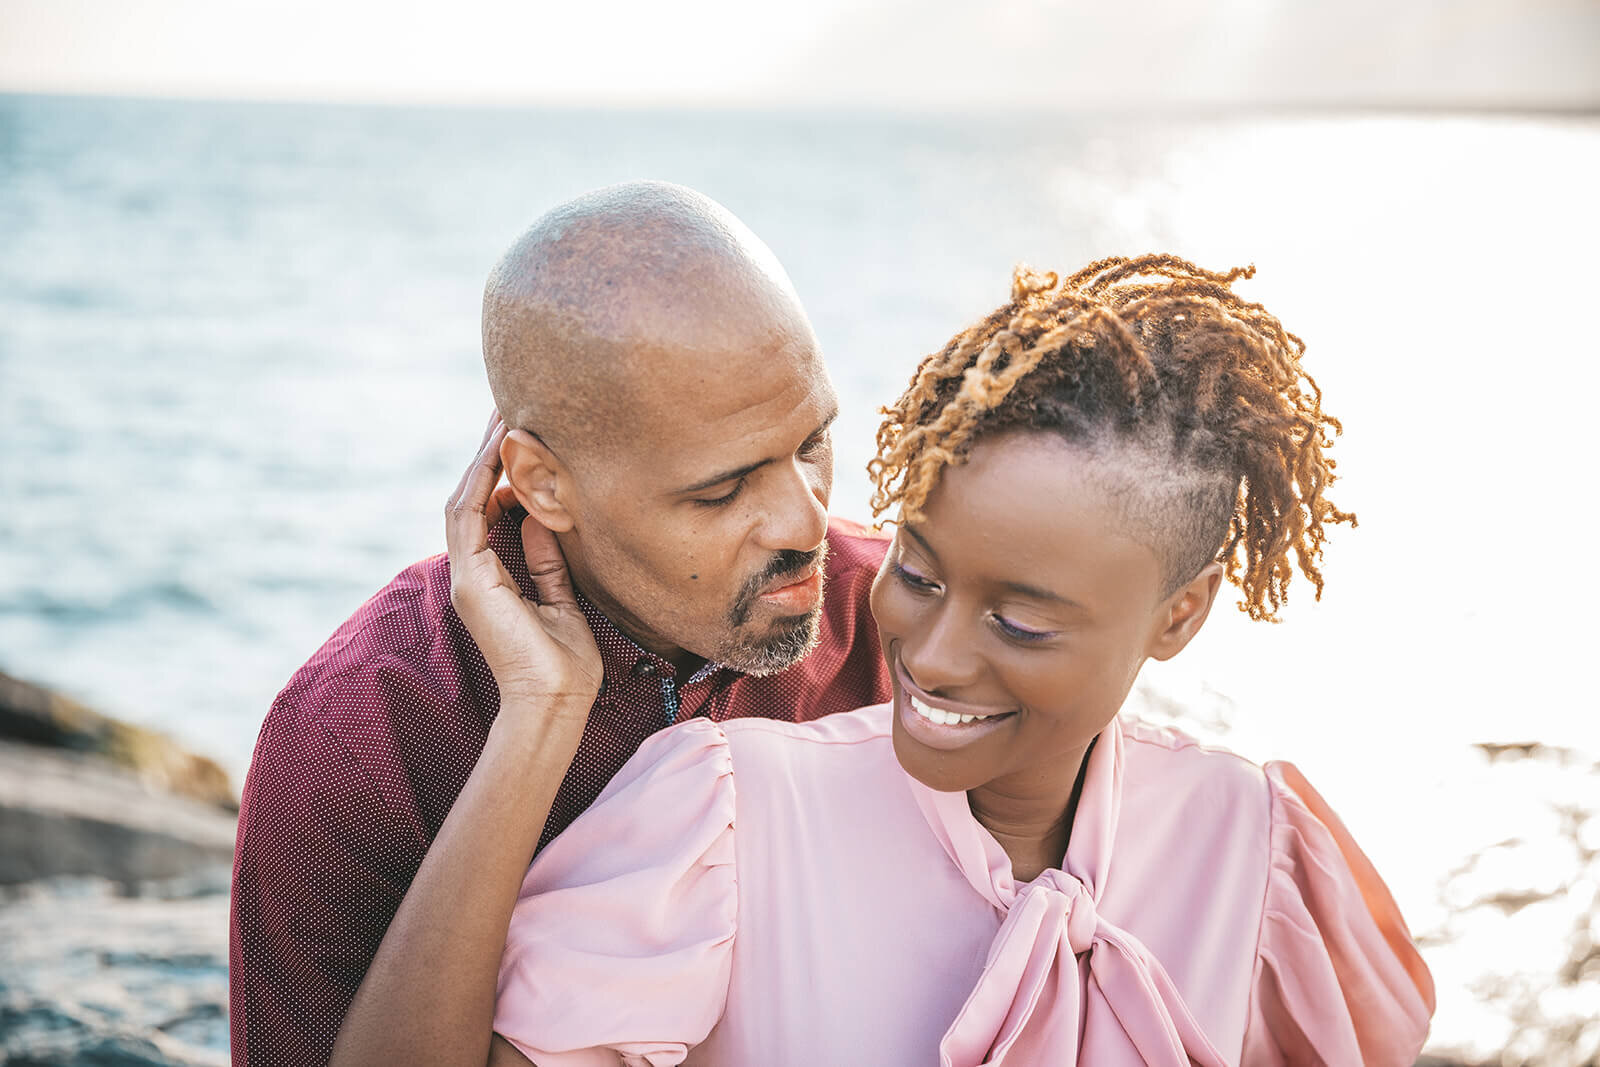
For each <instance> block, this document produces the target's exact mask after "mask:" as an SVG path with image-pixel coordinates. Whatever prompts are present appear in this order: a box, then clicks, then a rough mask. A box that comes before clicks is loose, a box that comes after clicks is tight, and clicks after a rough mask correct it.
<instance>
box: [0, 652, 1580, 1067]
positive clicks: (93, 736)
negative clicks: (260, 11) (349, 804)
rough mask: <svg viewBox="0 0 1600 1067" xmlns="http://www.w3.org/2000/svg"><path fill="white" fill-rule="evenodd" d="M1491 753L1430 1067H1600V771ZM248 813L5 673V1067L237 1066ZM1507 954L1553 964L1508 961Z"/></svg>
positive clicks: (153, 743) (1, 809) (1442, 956)
mask: <svg viewBox="0 0 1600 1067" xmlns="http://www.w3.org/2000/svg"><path fill="white" fill-rule="evenodd" d="M1479 748H1480V749H1481V751H1482V754H1483V758H1484V760H1485V763H1486V765H1488V768H1487V769H1489V770H1491V771H1492V773H1493V774H1494V775H1496V776H1497V777H1499V778H1501V780H1502V781H1505V782H1506V783H1507V784H1511V785H1514V786H1515V787H1516V788H1518V789H1523V788H1524V787H1526V792H1527V793H1528V794H1530V795H1532V794H1534V793H1535V791H1537V794H1536V795H1538V796H1540V797H1544V798H1547V800H1546V802H1545V803H1544V806H1545V807H1548V808H1549V820H1548V825H1538V826H1534V825H1530V826H1528V827H1527V830H1528V832H1527V833H1526V834H1525V835H1523V836H1522V837H1520V838H1517V839H1508V840H1506V841H1500V842H1496V843H1494V844H1491V845H1488V846H1487V847H1485V848H1483V849H1482V850H1481V851H1479V852H1478V853H1477V854H1475V855H1473V856H1471V857H1468V858H1467V859H1465V860H1464V861H1463V863H1462V864H1461V865H1460V866H1459V867H1458V868H1457V869H1455V870H1453V871H1449V872H1444V873H1443V874H1442V875H1441V879H1440V883H1439V887H1440V888H1439V892H1440V897H1441V901H1442V903H1443V905H1444V914H1445V915H1446V916H1447V919H1446V920H1445V921H1444V922H1443V923H1441V924H1439V925H1438V926H1436V927H1435V928H1431V929H1420V930H1418V931H1417V934H1418V936H1419V941H1420V943H1421V944H1422V945H1423V949H1424V953H1425V955H1426V956H1427V957H1428V960H1429V964H1430V966H1431V967H1432V968H1433V969H1434V972H1435V975H1436V977H1437V979H1438V981H1439V984H1440V987H1441V993H1442V995H1441V1013H1440V1015H1439V1016H1438V1017H1436V1019H1435V1034H1434V1040H1433V1041H1432V1042H1430V1045H1429V1048H1428V1051H1427V1053H1426V1054H1425V1055H1424V1056H1423V1057H1422V1059H1420V1060H1419V1061H1418V1064H1419V1067H1486V1065H1487V1064H1490V1063H1493V1064H1497V1065H1505V1064H1528V1065H1533V1064H1537V1065H1541V1067H1584V1065H1596V1064H1600V1007H1597V1006H1600V892H1597V889H1596V887H1597V885H1600V765H1596V764H1595V763H1594V762H1593V761H1592V759H1589V758H1587V757H1584V756H1582V755H1580V754H1578V753H1574V752H1571V751H1568V750H1565V749H1556V748H1550V747H1548V746H1542V745H1538V744H1534V743H1528V744H1521V743H1516V744H1499V743H1496V744H1489V743H1485V744H1483V745H1480V746H1479ZM1584 798H1587V799H1586V800H1585V799H1584ZM237 814H238V801H237V795H236V794H235V793H234V791H233V787H232V785H231V783H229V782H228V779H227V776H226V774H225V773H224V772H223V771H222V769H221V768H220V767H219V766H218V765H217V764H216V763H214V762H213V761H211V760H209V759H206V758H204V757H202V756H196V755H194V754H193V753H189V752H185V751H184V750H183V749H182V748H181V747H180V746H178V745H176V744H175V743H174V742H172V741H171V740H170V739H167V738H165V737H163V736H161V735H160V734H156V733H153V732H151V731H148V730H143V729H141V728H138V727H134V726H129V725H127V724H125V723H119V722H116V721H114V720H111V719H107V718H105V717H104V716H100V715H97V714H96V713H95V712H93V711H92V710H91V709H88V708H85V707H83V706H82V705H80V704H77V703H75V702H73V701H71V700H68V699H66V698H64V697H61V696H59V695H57V694H53V693H50V692H48V691H46V690H43V689H40V688H39V687H37V686H33V685H30V684H28V683H26V682H22V681H19V680H17V679H15V678H11V677H8V676H6V675H4V674H0V1067H68V1065H86V1067H157V1065H165V1067H220V1065H223V1064H226V1063H227V1062H228V1011H227V1004H228V1000H227V994H228V978H227V975H228V970H227V968H228V929H227V925H228V923H227V919H228V878H229V873H230V870H231V862H232V855H233V838H234V828H235V824H236V821H237ZM1507 939H1515V940H1516V941H1517V942H1518V943H1519V944H1522V945H1527V944H1530V943H1531V944H1537V945H1540V946H1544V947H1548V950H1549V951H1548V952H1544V953H1543V954H1542V955H1537V954H1536V955H1535V956H1534V957H1528V956H1526V954H1524V957H1523V960H1524V962H1523V963H1520V964H1512V963H1509V962H1508V958H1507V957H1506V956H1504V955H1503V954H1502V953H1501V951H1500V948H1499V946H1500V945H1502V944H1504V943H1506V940H1507ZM1447 987H1448V989H1449V990H1450V991H1451V993H1452V995H1454V996H1455V997H1456V999H1457V1001H1458V1002H1459V1001H1461V1000H1462V999H1466V1000H1468V1001H1469V1003H1468V1004H1467V1005H1466V1007H1467V1010H1468V1011H1469V1012H1471V1013H1475V1014H1478V1015H1481V1016H1482V1017H1483V1018H1486V1019H1487V1018H1490V1017H1493V1019H1494V1020H1495V1025H1493V1026H1491V1027H1490V1028H1489V1029H1488V1030H1487V1031H1486V1032H1488V1033H1491V1034H1493V1035H1494V1036H1493V1037H1492V1039H1490V1041H1489V1043H1488V1044H1485V1041H1484V1040H1483V1039H1482V1038H1478V1039H1474V1038H1472V1037H1471V1036H1469V1035H1466V1034H1464V1033H1456V1032H1448V1033H1447V1032H1445V1031H1446V1030H1448V1029H1449V1027H1450V1025H1451V1024H1450V1021H1449V1019H1448V1017H1447V1013H1446V1011H1445V1008H1446V998H1445V996H1444V995H1443V993H1444V992H1445V990H1446V988H1447ZM1441 1024H1443V1025H1441Z"/></svg>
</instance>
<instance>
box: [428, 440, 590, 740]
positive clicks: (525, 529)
mask: <svg viewBox="0 0 1600 1067" xmlns="http://www.w3.org/2000/svg"><path fill="white" fill-rule="evenodd" d="M507 432H508V428H507V426H506V424H505V423H504V422H503V421H502V420H501V418H500V416H499V415H498V414H496V415H495V416H494V417H492V418H491V419H490V420H489V428H488V430H487V431H486V432H485V433H484V437H483V442H482V444H481V445H479V447H478V455H477V457H476V458H475V459H474V460H473V461H472V465H471V466H469V467H468V468H467V471H466V473H465V474H463V475H462V476H461V482H460V484H458V485H457V486H456V491H455V492H454V493H452V494H451V496H450V501H449V503H448V504H447V505H446V507H445V544H446V546H447V547H448V550H449V554H450V603H451V605H452V606H453V607H454V608H455V610H456V614H458V615H459V616H461V621H462V622H464V623H465V624H466V626H467V631H468V632H469V633H470V634H471V635H472V639H473V640H474V641H476V642H477V644H478V648H479V649H480V650H482V652H483V658H484V660H485V661H486V662H487V663H488V664H489V670H490V671H492V672H493V673H494V680H495V683H496V684H497V685H498V686H499V687H500V706H501V709H502V710H503V711H510V712H511V713H512V714H523V713H525V711H524V709H526V711H528V712H537V711H539V710H540V709H544V714H547V715H579V716H582V717H583V719H587V717H588V714H589V708H590V706H591V705H592V704H593V703H594V698H595V695H596V694H597V693H598V692H599V691H600V678H601V674H602V668H601V664H600V649H599V648H598V646H596V645H595V642H594V634H593V633H591V632H590V630H589V623H588V620H587V619H585V618H584V617H583V612H582V611H581V610H580V609H579V607H578V601H577V598H576V596H574V594H573V591H572V580H571V578H570V576H569V575H568V573H567V562H566V559H565V557H563V556H562V554H561V546H560V545H559V544H557V543H556V538H555V534H553V533H551V532H550V531H549V530H547V529H545V528H544V527H543V526H541V525H540V524H539V523H538V521H536V520H535V519H534V518H533V517H532V516H528V517H526V518H524V519H523V520H522V549H523V553H524V555H525V556H526V558H527V562H528V573H529V574H530V575H532V576H533V585H534V589H535V591H536V592H537V594H538V603H535V602H534V601H531V600H528V599H527V598H525V597H524V596H523V595H522V592H521V590H520V589H518V588H517V583H516V581H515V580H514V579H513V578H512V577H511V574H510V572H509V571H507V570H506V568H505V565H504V564H503V563H501V562H500V557H498V556H496V555H495V554H494V550H493V549H491V548H490V547H489V527H491V526H493V525H494V524H495V523H496V522H498V521H499V520H500V519H501V517H503V516H504V515H505V513H506V512H507V511H508V510H509V509H510V508H511V507H512V506H513V505H514V504H515V503H516V497H515V495H514V494H513V493H512V490H511V487H510V486H509V485H505V486H501V485H499V481H500V469H501V467H500V445H501V442H503V441H504V440H505V438H506V433H507ZM513 709H515V710H513Z"/></svg>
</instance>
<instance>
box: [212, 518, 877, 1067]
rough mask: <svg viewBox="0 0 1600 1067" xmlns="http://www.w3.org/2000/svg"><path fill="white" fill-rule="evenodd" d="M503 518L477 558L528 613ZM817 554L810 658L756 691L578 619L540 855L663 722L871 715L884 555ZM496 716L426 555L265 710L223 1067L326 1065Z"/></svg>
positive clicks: (520, 564)
mask: <svg viewBox="0 0 1600 1067" xmlns="http://www.w3.org/2000/svg"><path fill="white" fill-rule="evenodd" d="M518 517H519V516H510V517H508V518H507V519H506V520H503V521H502V522H501V523H499V524H498V525H497V526H496V527H495V528H494V529H493V530H491V531H490V538H489V543H490V545H491V546H492V547H493V548H494V550H495V552H496V553H497V554H498V555H499V556H500V559H501V560H502V561H503V562H504V563H505V565H506V568H507V569H508V570H509V571H510V572H511V573H512V575H513V576H514V577H515V578H516V579H517V581H518V583H519V584H520V585H521V587H522V591H523V594H524V595H525V596H529V597H531V596H532V595H533V583H532V580H531V579H530V578H529V576H528V572H527V566H526V564H525V563H524V561H523V558H522V544H521V540H520V538H519V536H518V532H517V525H516V519H517V518H518ZM828 541H829V554H828V565H827V571H828V573H827V593H826V597H825V602H824V608H823V621H822V632H821V642H820V644H819V646H818V648H817V649H816V651H814V652H813V653H811V654H810V655H809V656H807V657H806V658H805V659H804V660H803V661H801V662H800V663H798V664H796V665H795V666H793V667H791V668H789V669H788V670H786V671H783V672H780V673H778V674H775V675H771V676H769V677H766V678H753V677H750V676H747V675H743V674H739V673H737V672H735V671H732V670H729V669H727V668H724V667H719V666H717V665H715V664H711V665H708V666H707V667H705V668H703V669H701V670H700V671H698V672H697V673H695V674H694V675H693V676H691V677H687V678H679V677H678V672H676V671H675V669H674V668H673V665H672V664H670V663H668V662H667V661H666V660H664V659H662V658H660V657H659V656H655V655H652V654H650V653H647V652H645V651H643V650H641V649H640V648H639V647H638V646H637V645H635V644H634V643H633V642H632V641H631V640H629V639H628V638H627V637H626V636H624V635H623V634H622V632H621V631H619V630H618V629H617V628H616V627H615V626H614V625H612V624H611V622H610V620H608V619H606V618H605V616H603V615H601V614H600V613H599V612H597V611H596V610H595V609H594V608H593V606H592V605H590V604H588V603H587V602H583V604H582V606H583V609H584V613H585V615H586V616H587V617H588V619H589V625H590V627H591V629H593V631H594V634H595V639H596V641H597V643H598V644H599V646H600V655H601V659H602V661H603V663H604V666H605V677H604V682H603V684H602V687H601V691H600V694H599V696H598V697H597V698H596V700H595V704H594V707H593V709H592V710H591V712H590V714H589V722H588V726H587V727H586V729H585V731H584V735H583V739H582V741H581V742H580V743H579V745H578V750H577V755H576V757H575V758H574V759H573V762H572V766H571V768H570V769H569V770H568V772H567V775H566V777H565V778H564V779H563V781H562V784H561V789H560V792H559V793H558V794H557V796H556V800H555V804H554V806H553V807H552V809H551V812H550V818H549V821H548V822H547V823H546V825H545V829H544V834H543V836H542V838H541V839H540V842H539V845H540V847H541V848H542V847H543V846H544V845H545V843H547V842H548V841H549V840H550V839H551V838H552V837H554V836H555V835H556V834H558V833H560V832H561V830H562V829H563V828H565V827H566V826H567V825H568V824H569V823H570V822H572V820H573V819H575V818H577V816H578V815H579V814H580V813H581V812H582V811H583V810H584V809H585V808H586V807H588V806H589V804H590V803H591V802H592V801H593V800H594V799H595V797H597V796H598V795H599V794H600V791H601V790H602V789H603V788H604V787H605V785H606V783H607V782H608V781H610V779H611V777H612V775H614V774H616V772H617V771H618V770H620V769H621V767H622V765H623V764H624V763H626V762H627V760H628V758H629V757H631V756H632V755H633V753H634V750H635V749H637V748H638V746H639V744H640V743H641V742H643V741H644V739H645V738H646V737H649V736H650V735H651V734H653V733H655V732H656V731H657V730H661V729H663V728H665V727H666V726H667V725H668V723H669V722H670V721H673V720H676V721H682V720H684V719H687V718H689V717H692V716H696V715H703V716H708V717H710V718H712V719H715V720H718V721H721V720H723V719H728V718H733V717H737V716H744V715H761V716H766V717H769V718H780V719H791V720H807V719H814V718H819V717H821V716H823V715H829V714H832V713H833V712H836V711H847V710H849V709H852V708H856V707H859V706H862V705H865V704H874V703H878V702H880V701H883V700H886V699H888V697H889V681H888V676H887V673H886V671H885V669H884V665H883V656H882V651H881V649H880V647H879V643H878V634H877V629H876V627H875V626H874V625H873V622H872V616H871V614H870V612H869V611H868V609H867V591H868V589H869V588H870V586H871V583H872V577H873V575H874V573H875V572H876V571H877V568H878V565H879V563H880V562H881V561H882V559H883V554H884V551H885V548H886V546H887V542H886V541H885V540H883V539H882V538H880V537H877V536H874V535H872V534H870V533H869V532H868V531H866V530H864V529H862V528H861V527H859V526H856V525H855V524H853V523H849V522H846V521H844V520H840V519H834V520H832V521H831V522H830V524H829V530H828ZM498 710H499V691H498V690H497V689H496V687H495V682H494V677H493V676H492V675H491V674H490V672H489V668H488V666H487V665H486V664H485V663H484V660H483V656H482V654H481V653H480V652H479V651H478V648H477V646H476V645H475V644H474V643H473V641H472V638H471V637H470V636H469V635H468V634H467V631H466V627H465V626H464V625H463V624H462V622H461V620H460V618H458V617H457V616H456V614H455V612H454V610H452V609H451V607H450V571H449V565H448V562H447V561H446V559H445V557H443V556H435V557H433V558H431V559H427V560H424V561H422V562H421V563H418V564H416V565H414V566H412V567H409V568H407V569H406V570H405V571H402V572H401V573H400V574H399V575H398V576H397V577H396V578H395V579H394V581H392V582H390V583H389V585H388V586H386V587H385V588H384V589H383V590H381V591H380V592H379V593H378V594H377V595H376V596H374V597H373V598H372V599H371V600H369V601H368V602H367V603H366V604H364V605H363V606H362V607H361V609H360V610H359V611H357V612H356V613H355V615H354V616H352V617H351V618H350V620H349V621H347V622H346V623H345V624H344V625H343V626H341V627H340V628H339V629H338V630H337V631H336V632H335V633H334V634H333V636H332V637H330V638H329V639H328V642H327V643H326V644H325V645H323V646H322V648H321V649H320V650H319V651H318V652H317V654H316V655H314V656H313V657H312V658H311V660H310V661H309V662H308V663H306V665H305V666H304V667H302V668H301V669H300V671H299V672H298V673H297V674H296V675H295V676H294V678H292V679H291V680H290V682H289V684H288V686H287V687H286V688H285V689H284V690H283V692H282V693H280V694H279V695H278V698H277V700H276V701H275V702H274V703H273V706H272V709H271V711H270V712H268V714H267V718H266V721H265V723H263V725H262V728H261V735H260V737H259V739H258V740H257V742H256V749H255V755H254V757H253V759H252V761H251V765H250V773H249V775H248V777H247V778H246V780H245V786H244V793H243V797H242V802H241V807H240V813H239V837H238V844H237V847H236V849H235V853H234V877H233V912H232V923H231V930H230V945H229V984H230V1024H231V1031H232V1047H233V1062H234V1063H235V1064H251V1065H267V1064H294V1065H301V1064H315V1063H326V1062H327V1060H328V1057H329V1056H330V1055H331V1054H332V1052H333V1041H334V1038H335V1036H336V1035H337V1034H338V1031H339V1024H340V1022H341V1021H342V1020H343V1018H344V1013H345V1010H346V1009H347V1007H348V1006H349V1003H350V1000H351V998H352V997H354V995H355V992H356V988H357V986H359V985H360V983H361V979H362V977H363V975H365V973H366V970H367V966H368V965H369V964H370V963H371V961H372V958H373V956H374V955H375V954H376V953H377V950H378V945H379V943H380V942H381V941H382V940H383V934H384V931H385V930H386V929H387V928H388V925H389V921H390V920H391V919H392V918H393V917H394V913H395V911H396V909H398V908H399V906H400V901H401V899H402V897H404V895H405V892H406V888H407V887H408V886H409V885H410V884H411V879H412V878H413V877H414V876H415V874H416V872H417V868H418V867H419V866H421V864H422V858H423V855H424V854H425V853H426V852H427V850H428V846H429V844H430V843H431V842H432V841H433V837H434V835H435V834H436V833H438V830H439V826H440V824H441V823H443V822H444V818H445V816H446V814H448V813H449V811H450V806H451V805H452V804H454V803H455V799H456V796H457V795H458V794H459V793H460V792H461V788H462V786H464V785H465V784H466V780H467V776H468V775H469V774H471V773H472V768H473V765H474V764H475V763H476V762H477V760H478V756H479V755H480V753H481V752H482V751H483V746H484V744H485V742H486V741H487V739H488V731H489V726H490V724H491V723H493V722H494V718H495V714H496V712H497V711H498Z"/></svg>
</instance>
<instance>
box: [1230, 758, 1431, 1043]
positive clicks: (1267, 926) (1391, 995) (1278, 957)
mask: <svg viewBox="0 0 1600 1067" xmlns="http://www.w3.org/2000/svg"><path fill="white" fill-rule="evenodd" d="M1266 772H1267V778H1268V782H1269V787H1270V789H1271V794H1272V795H1271V804H1272V829H1271V833H1272V866H1271V869H1270V871H1269V872H1268V875H1267V892H1266V908H1265V914H1264V916H1263V918H1262V928H1261V940H1260V945H1259V947H1258V950H1257V958H1256V966H1255V982H1254V990H1253V995H1252V997H1251V1006H1250V1017H1249V1022H1248V1026H1247V1029H1246V1032H1245V1044H1244V1056H1243V1063H1244V1064H1246V1065H1249V1067H1262V1065H1277V1064H1295V1065H1319V1064H1326V1065H1329V1067H1335V1065H1343V1064H1354V1063H1361V1064H1367V1065H1369V1067H1373V1065H1378V1067H1381V1065H1390V1064H1392V1065H1397V1067H1400V1065H1407V1067H1408V1065H1410V1064H1412V1063H1414V1062H1415V1061H1416V1058H1417V1055H1418V1053H1419V1052H1420V1051H1421V1050H1422V1045H1423V1042H1424V1041H1425V1040H1426V1039H1427V1036H1428V1020H1429V1018H1430V1017H1431V1016H1432V1014H1433V1007H1434V999H1433V979H1432V977H1431V976H1430V975H1429V973H1428V969H1427V966H1426V965H1425V964H1424V963H1423V961H1422V957H1421V955H1420V954H1419V953H1418V952H1417V949H1416V946H1415V944H1414V943H1413V942H1412V939H1411V933H1410V931H1409V930H1408V929H1407V928H1406V924H1405V920H1404V919H1403V918H1402V917H1401V915H1400V909H1399V908H1398V907H1397V906H1396V904H1395V902H1394V898H1393V897H1392V896H1391V895H1390V893H1389V889H1388V887H1387V886H1385V885H1384V883H1383V879H1382V878H1381V877H1379V875H1378V872H1377V870H1376V869H1375V868H1374V867H1373V866H1372V863H1371V861H1370V860H1368V859H1367V857H1366V855H1365V854H1364V853H1362V851H1361V849H1360V848H1359V847H1358V846H1357V845H1356V843H1355V840H1354V839H1353V838H1352V837H1351V836H1350V832H1349V831H1348V830H1347V829H1345V827H1344V824H1343V823H1342V822H1340V820H1339V817H1338V816H1337V815H1335V814H1334V812H1333V810H1332V809H1331V808H1329V807H1328V805H1327V802H1326V801H1324V800H1323V799H1322V797H1321V796H1320V795H1318V794H1317V792H1316V790H1315V789H1313V788H1312V787H1311V784H1310V783H1309V782H1307V781H1306V779H1305V777H1304V776H1303V775H1301V773H1300V772H1299V770H1298V769H1296V768H1295V767H1294V766H1293V765H1292V764H1288V763H1269V764H1268V765H1267V767H1266Z"/></svg>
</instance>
